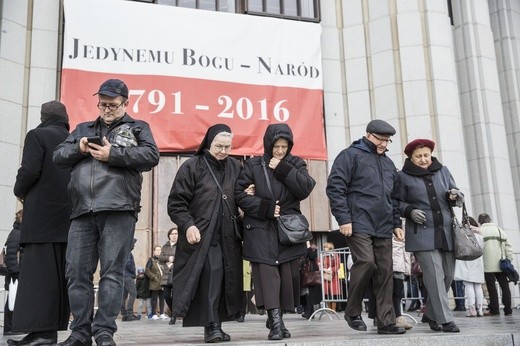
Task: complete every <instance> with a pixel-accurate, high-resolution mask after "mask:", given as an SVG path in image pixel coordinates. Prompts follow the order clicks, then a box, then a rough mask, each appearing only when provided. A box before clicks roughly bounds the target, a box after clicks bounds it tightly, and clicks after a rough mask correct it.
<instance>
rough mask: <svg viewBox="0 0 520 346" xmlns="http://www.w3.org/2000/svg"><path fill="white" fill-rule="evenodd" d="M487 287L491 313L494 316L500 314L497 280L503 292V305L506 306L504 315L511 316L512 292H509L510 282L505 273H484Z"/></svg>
mask: <svg viewBox="0 0 520 346" xmlns="http://www.w3.org/2000/svg"><path fill="white" fill-rule="evenodd" d="M484 279H485V280H486V286H487V289H488V293H489V312H490V313H492V314H499V313H500V311H499V307H498V292H497V288H496V286H495V279H496V280H497V281H498V284H499V286H500V290H501V291H502V304H503V305H504V313H505V314H508V315H509V314H511V313H512V312H513V310H512V309H511V291H510V290H509V282H508V281H507V276H506V274H505V273H502V272H497V273H484Z"/></svg>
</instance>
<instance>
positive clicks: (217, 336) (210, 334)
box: [204, 322, 222, 343]
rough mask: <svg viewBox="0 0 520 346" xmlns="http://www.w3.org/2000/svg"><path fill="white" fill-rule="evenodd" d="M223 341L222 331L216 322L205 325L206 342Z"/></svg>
mask: <svg viewBox="0 0 520 346" xmlns="http://www.w3.org/2000/svg"><path fill="white" fill-rule="evenodd" d="M221 341H222V332H221V331H220V326H219V324H218V323H216V322H212V323H210V324H209V326H207V327H204V342H205V343H214V342H221Z"/></svg>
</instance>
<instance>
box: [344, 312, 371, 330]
mask: <svg viewBox="0 0 520 346" xmlns="http://www.w3.org/2000/svg"><path fill="white" fill-rule="evenodd" d="M345 320H346V321H347V323H348V325H349V326H350V328H352V329H354V330H359V331H362V332H364V331H366V330H367V325H366V324H365V322H363V319H362V318H361V316H360V315H358V316H352V317H350V316H347V315H345Z"/></svg>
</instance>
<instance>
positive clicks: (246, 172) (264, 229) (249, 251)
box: [235, 124, 316, 265]
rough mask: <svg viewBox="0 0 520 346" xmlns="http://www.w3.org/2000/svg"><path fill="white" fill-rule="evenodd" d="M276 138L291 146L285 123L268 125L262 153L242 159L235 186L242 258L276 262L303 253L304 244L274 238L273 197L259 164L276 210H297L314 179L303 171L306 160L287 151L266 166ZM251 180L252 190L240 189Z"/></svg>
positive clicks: (294, 211)
mask: <svg viewBox="0 0 520 346" xmlns="http://www.w3.org/2000/svg"><path fill="white" fill-rule="evenodd" d="M279 138H286V139H288V140H289V151H290V148H292V142H293V141H292V133H291V132H290V130H289V129H288V127H287V125H285V124H276V125H270V126H269V127H268V130H267V131H266V134H265V136H264V151H265V154H264V156H262V157H254V158H251V159H249V160H247V161H246V162H245V163H244V169H243V170H242V173H241V174H240V178H239V179H238V180H237V184H236V186H235V194H236V200H237V204H238V206H239V207H240V208H241V209H242V210H243V211H244V220H243V221H244V222H243V223H244V250H243V251H244V258H245V259H247V260H249V261H251V262H254V263H263V264H268V265H279V264H281V263H284V262H289V261H291V260H294V259H297V258H299V257H300V256H302V255H304V254H305V251H306V250H305V249H306V246H305V244H304V243H303V244H292V245H282V244H281V243H280V241H279V240H278V232H277V227H276V222H275V221H276V220H275V218H274V209H275V205H276V203H275V200H274V199H273V198H272V197H271V194H270V193H269V189H268V187H267V182H266V178H265V174H264V170H263V168H262V161H263V162H265V165H266V169H267V174H268V177H269V180H270V181H271V188H272V190H273V193H274V195H275V196H276V199H277V200H279V205H280V214H281V215H285V214H301V211H300V201H302V200H304V199H305V198H307V197H308V196H309V195H310V193H311V191H312V189H313V188H314V186H315V185H316V182H315V181H314V179H313V178H312V177H311V176H310V175H309V172H308V171H307V164H306V163H305V161H304V160H303V159H302V158H300V157H298V156H293V155H291V154H290V152H288V153H287V154H286V156H285V157H284V158H283V160H282V161H280V163H279V164H278V166H277V167H276V169H274V170H272V169H270V168H269V161H270V159H271V157H272V148H273V146H274V143H275V142H276V140H278V139H279ZM250 184H255V194H254V195H253V196H251V195H248V194H246V193H245V192H244V190H245V189H246V188H247V187H248V186H249V185H250Z"/></svg>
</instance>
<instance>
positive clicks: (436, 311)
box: [398, 139, 464, 332]
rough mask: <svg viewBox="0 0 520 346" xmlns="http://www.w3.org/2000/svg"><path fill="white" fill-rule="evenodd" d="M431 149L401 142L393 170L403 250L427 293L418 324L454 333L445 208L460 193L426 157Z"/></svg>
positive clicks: (422, 142) (424, 142) (458, 201)
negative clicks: (398, 165) (400, 161)
mask: <svg viewBox="0 0 520 346" xmlns="http://www.w3.org/2000/svg"><path fill="white" fill-rule="evenodd" d="M434 148H435V143H434V142H433V141H431V140H429V139H416V140H413V141H411V142H410V143H408V144H407V145H406V147H405V149H404V153H405V154H406V155H407V156H408V158H407V159H406V160H405V163H404V166H403V169H402V170H401V171H400V172H399V173H398V175H399V178H400V180H401V191H400V204H399V210H400V212H401V215H402V216H403V217H406V227H405V230H406V237H405V239H406V251H408V252H413V253H414V256H415V258H416V259H417V261H418V262H419V264H420V265H421V268H422V271H423V280H424V285H425V286H426V289H427V291H428V299H427V301H426V308H425V311H424V315H423V319H422V322H425V323H428V324H429V325H430V329H432V330H434V331H443V332H459V331H460V330H459V328H458V327H457V325H456V324H455V323H454V322H453V313H452V312H451V310H450V308H449V306H448V290H449V288H450V285H451V282H452V281H453V276H454V271H455V257H454V255H453V240H452V229H451V227H452V224H451V214H450V207H451V206H455V205H456V206H462V203H463V202H464V195H463V194H462V193H461V192H460V191H459V190H458V188H457V186H456V185H455V181H454V180H453V177H452V176H451V173H450V171H449V170H448V168H447V167H446V166H443V165H442V164H441V163H440V162H439V161H438V160H437V159H436V158H435V157H433V156H432V151H433V149H434Z"/></svg>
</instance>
